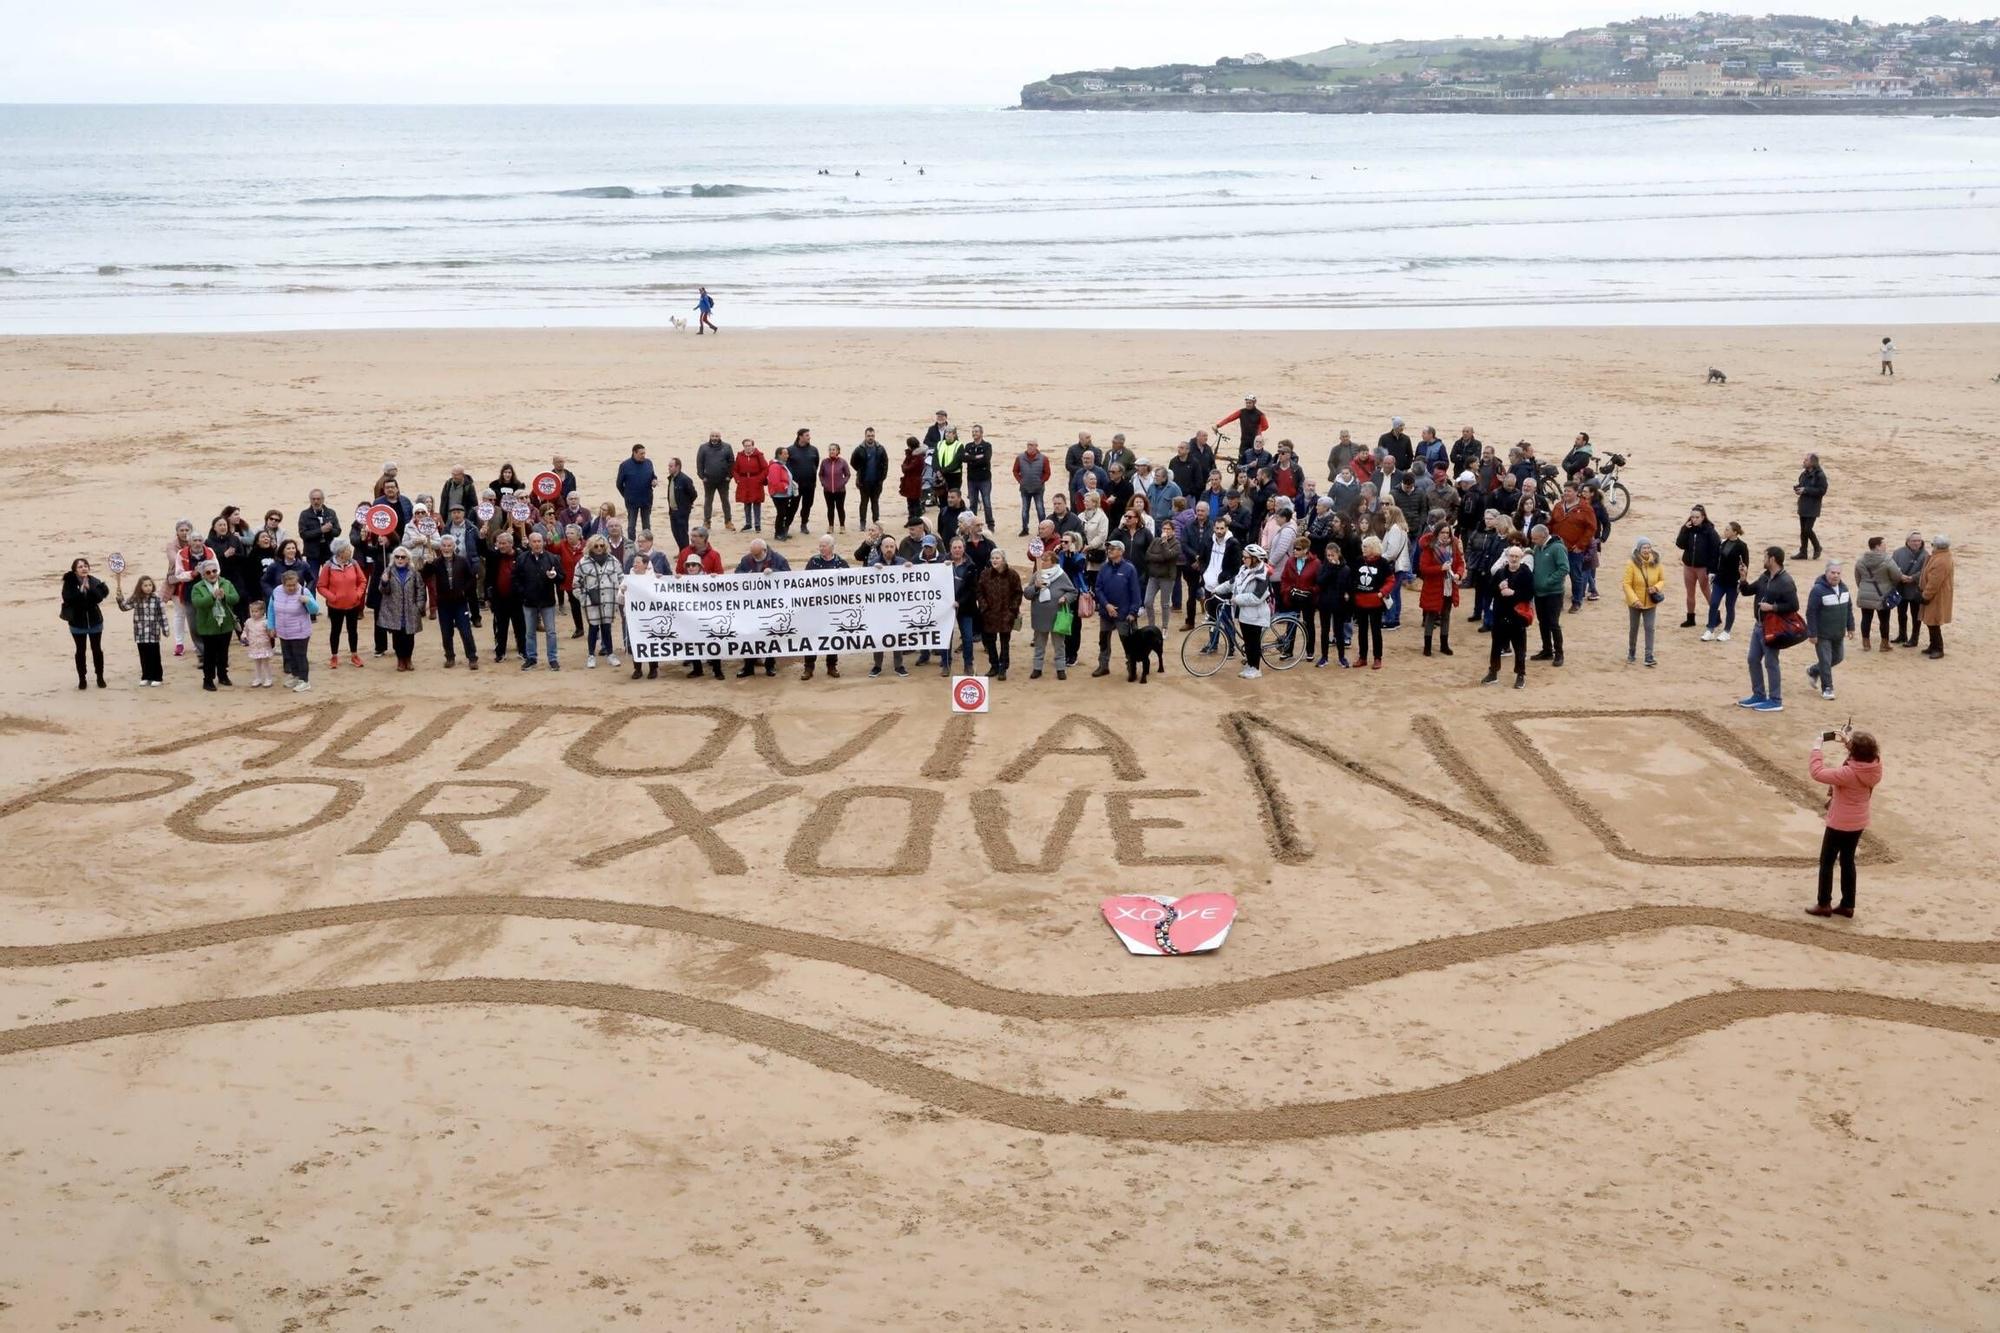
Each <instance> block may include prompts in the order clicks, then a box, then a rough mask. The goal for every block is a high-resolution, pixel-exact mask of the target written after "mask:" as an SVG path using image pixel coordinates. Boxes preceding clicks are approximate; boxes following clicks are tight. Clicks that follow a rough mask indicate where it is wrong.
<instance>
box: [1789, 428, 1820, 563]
mask: <svg viewBox="0 0 2000 1333" xmlns="http://www.w3.org/2000/svg"><path fill="white" fill-rule="evenodd" d="M1792 494H1793V495H1796V496H1798V497H1799V549H1798V550H1797V552H1795V553H1794V554H1793V556H1792V559H1794V560H1817V559H1819V553H1820V545H1819V536H1818V534H1817V533H1815V532H1814V531H1813V525H1814V524H1815V523H1817V522H1819V506H1820V502H1821V501H1822V500H1824V499H1826V470H1825V469H1824V468H1822V467H1820V465H1819V455H1818V454H1807V455H1806V460H1805V464H1804V471H1802V472H1800V473H1799V482H1798V485H1796V486H1794V487H1792ZM1808 548H1810V550H1809V549H1808Z"/></svg>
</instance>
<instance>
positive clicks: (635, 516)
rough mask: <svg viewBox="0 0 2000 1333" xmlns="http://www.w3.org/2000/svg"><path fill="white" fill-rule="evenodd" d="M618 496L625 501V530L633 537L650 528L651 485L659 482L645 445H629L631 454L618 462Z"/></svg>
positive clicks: (651, 512)
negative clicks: (647, 455)
mask: <svg viewBox="0 0 2000 1333" xmlns="http://www.w3.org/2000/svg"><path fill="white" fill-rule="evenodd" d="M615 484H616V485H617V487H618V498H619V499H621V500H623V501H624V502H625V531H627V532H629V533H631V534H633V535H634V536H637V535H638V534H639V533H642V532H651V531H652V530H653V488H654V487H656V486H658V485H659V484H660V477H659V474H658V473H657V472H656V471H654V469H653V460H651V459H650V458H647V457H646V446H645V445H643V444H635V445H633V446H632V456H631V457H630V458H628V459H626V460H625V461H624V462H622V463H620V464H619V465H618V477H617V480H616V483H615Z"/></svg>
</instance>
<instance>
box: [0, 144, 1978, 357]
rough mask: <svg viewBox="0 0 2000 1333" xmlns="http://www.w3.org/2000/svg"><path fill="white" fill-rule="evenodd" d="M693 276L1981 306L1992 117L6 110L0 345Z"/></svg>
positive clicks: (1627, 312)
mask: <svg viewBox="0 0 2000 1333" xmlns="http://www.w3.org/2000/svg"><path fill="white" fill-rule="evenodd" d="M822 170H825V171H827V172H829V173H830V174H827V175H821V174H820V172H821V171H822ZM697 187H700V188H697ZM698 283H706V284H707V285H708V286H709V288H710V289H711V290H712V291H713V292H714V293H715V296H716V298H717V301H718V309H717V317H718V319H719V320H720V321H721V322H723V323H724V324H725V325H741V326H777V325H857V324H868V325H987V326H1084V327H1160V328H1182V327H1198V328H1213V327H1223V328H1254V327H1276V328H1370V327H1454V326H1472V325H1499V324H1509V325H1511V324H1618V323H1688V324H1707V323H1739V324H1740V323H1846V322H1865V323H1879V324H1885V325H1890V324H1902V323H1911V322H1920V321H1946V320H1991V319H1993V318H1995V317H1996V314H2000V300H1996V298H2000V120H1973V119H1946V118H1932V117H1913V118H1900V117H1899V118H1875V117H1822V116H1813V117H1790V118H1788V117H1777V116H1772V117H1758V118H1750V117H1734V116H1732V117H1685V118H1682V117H1673V118H1669V117H1643V116H1642V117H1609V116H1607V117H1567V116H1566V117H1547V118H1541V117H1487V116H1425V117H1419V116H1305V115H1249V114H1238V115H1228V114H1224V115H1195V114H1145V115H1140V114H1075V113H1035V112H1008V111H1001V110H993V109H975V108H962V107H940V108H893V109H890V108H881V109H854V108H827V109H813V108H803V109H802V108H795V107H787V108H719V107H442V108H415V107H290V106H284V107H54V106H0V332H8V333H61V332H105V331H114V332H115V331H152V330H186V329H199V330H217V329H220V330H230V329H274V328H354V327H397V326H403V327H409V326H423V327H447V326H466V325H520V326H539V325H662V324H664V323H665V322H666V320H667V318H668V316H670V315H676V314H682V315H684V314H687V313H688V311H689V307H690V306H691V305H692V303H693V293H694V289H695V286H696V284H698Z"/></svg>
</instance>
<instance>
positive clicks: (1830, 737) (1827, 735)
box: [1819, 731, 1840, 741]
mask: <svg viewBox="0 0 2000 1333" xmlns="http://www.w3.org/2000/svg"><path fill="white" fill-rule="evenodd" d="M1819 738H1820V739H1821V740H1822V741H1837V740H1839V739H1840V733H1839V732H1837V731H1822V732H1821V733H1820V734H1819Z"/></svg>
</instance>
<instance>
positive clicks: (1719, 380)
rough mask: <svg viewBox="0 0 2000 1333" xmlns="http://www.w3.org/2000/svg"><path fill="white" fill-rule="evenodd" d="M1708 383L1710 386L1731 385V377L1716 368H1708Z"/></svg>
mask: <svg viewBox="0 0 2000 1333" xmlns="http://www.w3.org/2000/svg"><path fill="white" fill-rule="evenodd" d="M1708 382H1709V383H1710V384H1727V383H1729V376H1727V375H1725V374H1723V373H1722V372H1721V371H1719V370H1717V369H1716V368H1715V367H1714V366H1710V367H1709V368H1708Z"/></svg>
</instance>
